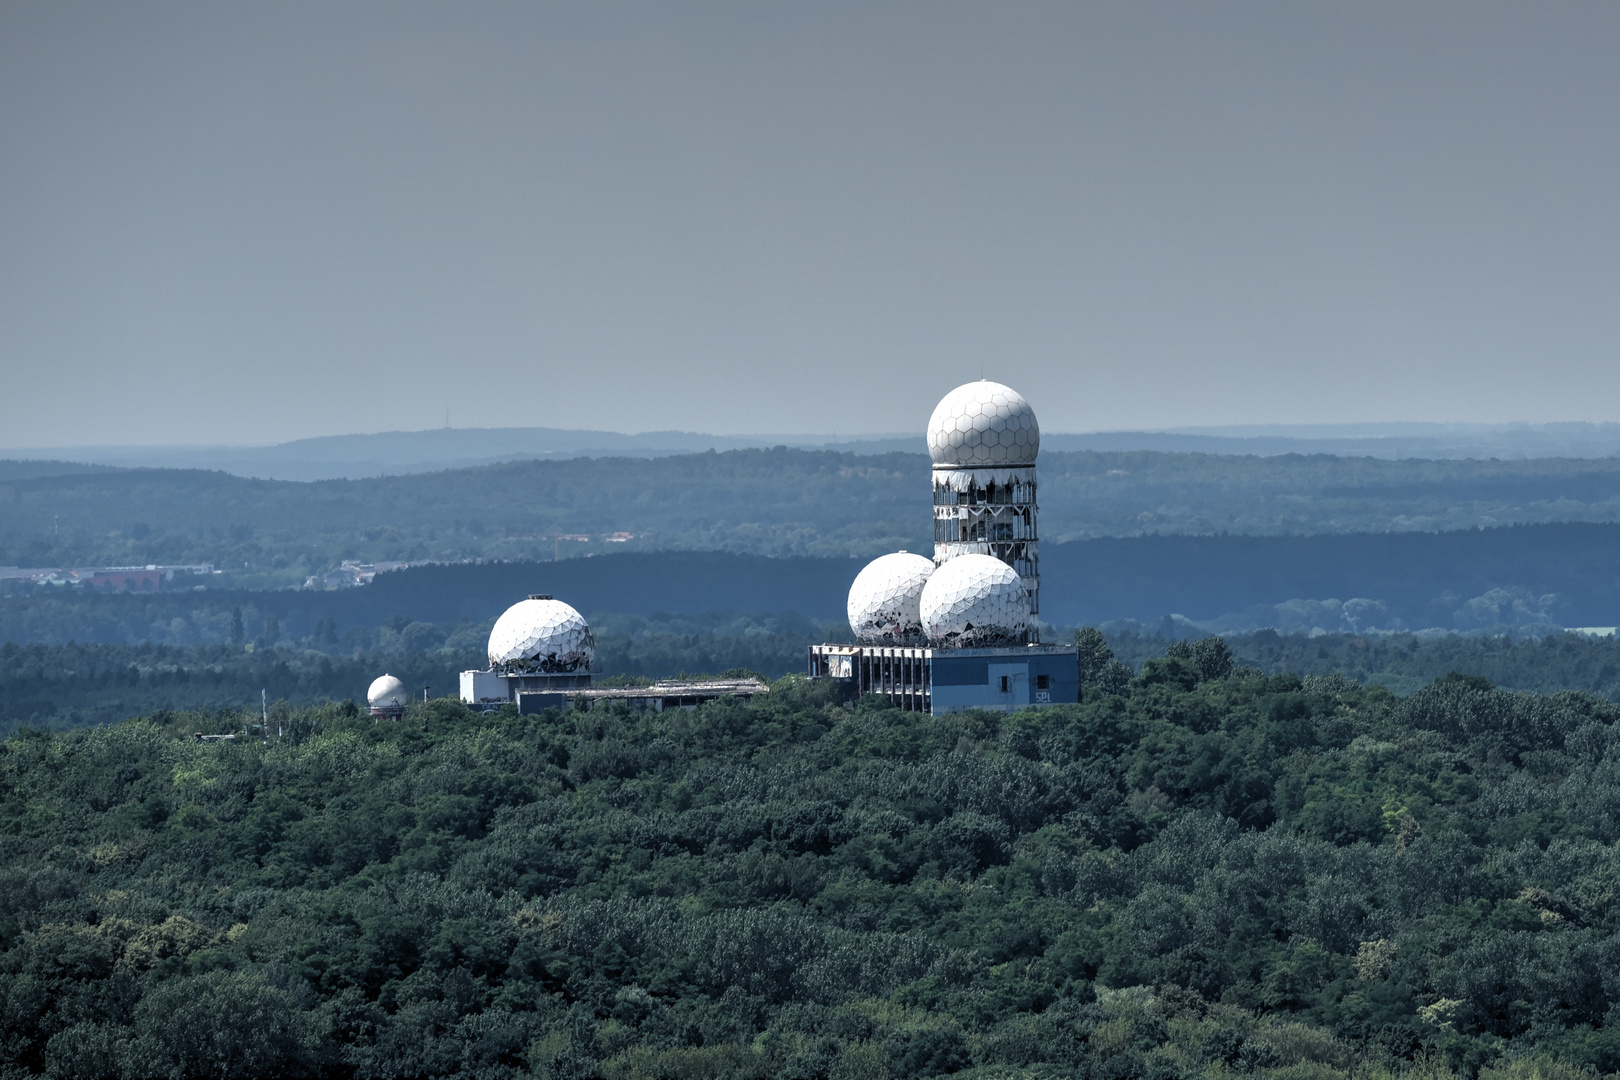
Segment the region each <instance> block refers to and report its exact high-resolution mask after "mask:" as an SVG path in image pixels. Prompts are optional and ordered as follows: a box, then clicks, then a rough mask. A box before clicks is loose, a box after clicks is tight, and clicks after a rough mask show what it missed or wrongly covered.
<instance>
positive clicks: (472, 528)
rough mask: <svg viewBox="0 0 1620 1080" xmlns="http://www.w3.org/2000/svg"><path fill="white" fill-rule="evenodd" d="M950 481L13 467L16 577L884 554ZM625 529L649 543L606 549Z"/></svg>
mask: <svg viewBox="0 0 1620 1080" xmlns="http://www.w3.org/2000/svg"><path fill="white" fill-rule="evenodd" d="M928 467H929V466H928V458H927V456H926V455H924V454H915V453H893V452H891V453H879V454H864V455H863V454H853V453H840V452H835V451H814V450H787V449H776V450H736V451H728V452H726V453H719V454H716V453H708V454H689V455H682V456H676V457H666V458H656V459H635V458H595V459H578V460H570V461H542V462H536V461H524V462H512V463H507V464H500V465H491V466H486V467H481V468H472V469H457V470H447V471H444V472H437V473H426V474H419V475H409V476H387V477H377V478H373V479H367V480H331V481H320V482H314V483H297V482H291V481H269V480H250V479H244V478H241V477H236V476H230V475H227V474H225V473H217V472H202V471H195V470H168V469H132V470H116V469H105V468H102V469H89V468H85V467H74V466H63V465H55V464H52V463H48V462H46V463H40V462H0V565H18V566H60V565H68V566H71V565H88V564H116V565H131V564H139V565H144V564H146V563H196V562H210V563H213V564H215V565H216V566H220V567H223V568H225V569H227V570H228V571H229V572H230V579H229V584H231V585H235V586H246V587H272V586H286V585H299V584H302V582H303V581H304V580H305V578H306V577H307V576H308V575H312V574H317V573H319V572H321V571H323V570H325V569H327V568H330V567H332V566H334V565H336V564H337V563H338V562H339V561H341V560H343V559H359V560H362V561H375V560H380V559H405V560H422V559H446V560H455V559H467V558H485V559H518V560H524V559H531V560H532V559H546V558H550V557H551V556H552V555H553V554H554V553H555V552H556V551H557V550H558V549H559V548H561V549H562V553H563V554H565V555H567V554H570V553H572V554H576V555H577V554H586V553H590V552H592V551H608V550H621V549H622V548H623V547H626V546H628V547H630V548H632V549H634V548H637V547H640V548H643V549H649V550H650V549H672V548H683V549H719V550H727V551H737V552H751V553H756V554H763V555H772V556H782V555H818V556H836V557H869V556H871V555H874V554H877V553H879V552H883V551H892V550H894V549H895V548H897V547H906V548H910V549H912V550H918V549H919V548H920V546H921V545H923V544H925V543H926V542H927V541H928V540H929V539H930V537H929V534H928V530H929V499H930V496H929V486H928ZM1040 478H1041V535H1042V537H1043V538H1044V539H1046V540H1048V541H1053V542H1058V541H1065V540H1076V539H1084V538H1089V537H1099V536H1135V535H1142V534H1149V533H1155V532H1157V533H1163V534H1172V533H1174V534H1182V533H1197V534H1204V533H1221V532H1231V533H1247V534H1253V535H1287V534H1309V533H1353V532H1384V531H1387V530H1393V531H1411V530H1416V531H1436V530H1448V529H1466V528H1472V527H1475V526H1491V525H1505V524H1512V523H1531V522H1548V521H1616V520H1620V459H1613V458H1610V459H1579V460H1577V459H1545V458H1543V459H1532V460H1518V461H1422V460H1399V461H1384V460H1376V459H1372V458H1345V457H1330V456H1327V455H1313V456H1308V457H1305V456H1298V455H1285V456H1280V457H1244V456H1221V455H1214V454H1174V453H1159V452H1151V451H1139V452H1109V453H1104V452H1059V451H1050V452H1047V453H1044V454H1042V455H1041V459H1040ZM615 531H622V532H629V533H633V534H634V535H635V537H636V538H635V539H634V540H631V541H628V542H627V544H626V545H616V544H608V543H605V542H603V540H602V537H603V536H604V535H606V534H609V533H612V532H615ZM558 534H580V535H589V536H592V537H593V538H594V539H593V540H591V541H589V542H579V541H556V540H555V539H554V537H556V536H557V535H558ZM1278 599H1285V598H1278Z"/></svg>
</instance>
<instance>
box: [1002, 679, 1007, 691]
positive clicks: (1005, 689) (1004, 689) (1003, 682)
mask: <svg viewBox="0 0 1620 1080" xmlns="http://www.w3.org/2000/svg"><path fill="white" fill-rule="evenodd" d="M1001 692H1002V693H1003V694H1005V693H1006V692H1007V676H1005V675H1003V676H1002V677H1001Z"/></svg>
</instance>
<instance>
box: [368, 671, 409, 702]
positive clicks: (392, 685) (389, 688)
mask: <svg viewBox="0 0 1620 1080" xmlns="http://www.w3.org/2000/svg"><path fill="white" fill-rule="evenodd" d="M410 700H411V695H410V694H409V693H408V692H407V691H406V689H405V684H404V683H402V682H400V681H399V680H398V679H396V678H394V677H393V676H392V675H379V676H378V677H377V678H376V679H374V680H372V683H371V688H370V689H369V690H367V691H366V704H367V705H370V706H371V707H372V708H373V709H403V708H404V707H405V706H406V705H407V704H408V703H409V702H410Z"/></svg>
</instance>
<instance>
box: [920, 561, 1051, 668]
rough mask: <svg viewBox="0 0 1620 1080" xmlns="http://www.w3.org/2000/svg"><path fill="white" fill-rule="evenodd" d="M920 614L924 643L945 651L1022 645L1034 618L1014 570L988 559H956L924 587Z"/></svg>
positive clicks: (1004, 564)
mask: <svg viewBox="0 0 1620 1080" xmlns="http://www.w3.org/2000/svg"><path fill="white" fill-rule="evenodd" d="M921 615H922V625H923V632H924V633H926V634H927V635H928V640H929V641H930V642H932V643H933V644H934V645H936V646H940V647H944V648H957V649H972V648H983V647H988V646H992V645H1023V644H1026V643H1027V642H1028V641H1029V636H1030V631H1031V629H1032V623H1033V619H1032V617H1031V615H1030V609H1029V593H1028V592H1027V591H1026V590H1025V589H1024V583H1023V581H1022V579H1020V578H1019V576H1018V572H1017V571H1015V570H1014V569H1013V568H1012V567H1010V566H1008V565H1007V564H1006V563H1004V562H1002V561H1001V560H1000V559H997V558H995V557H993V556H990V555H978V554H967V555H958V556H957V557H956V558H954V559H951V560H950V561H948V562H946V563H945V564H944V565H943V566H941V567H939V568H938V569H937V570H935V571H934V573H933V576H932V577H930V578H929V579H928V584H927V585H925V586H923V591H922V603H921Z"/></svg>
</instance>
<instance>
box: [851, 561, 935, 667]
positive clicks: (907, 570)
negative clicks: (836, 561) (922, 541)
mask: <svg viewBox="0 0 1620 1080" xmlns="http://www.w3.org/2000/svg"><path fill="white" fill-rule="evenodd" d="M933 572H934V561H933V560H932V559H928V558H924V557H923V556H921V555H913V554H911V553H910V552H908V551H896V552H894V553H892V554H889V555H880V556H878V557H877V558H875V559H873V560H872V561H871V562H869V563H867V564H866V566H865V567H863V568H862V570H861V572H860V573H859V574H856V575H855V583H854V584H853V585H851V586H850V587H849V607H848V611H849V627H850V629H851V630H853V631H855V638H856V640H858V641H862V642H866V643H868V644H893V645H902V644H906V643H909V642H914V641H916V640H918V639H919V638H921V637H922V613H921V603H922V591H923V586H924V585H926V584H927V583H928V578H929V576H930V575H931V574H933Z"/></svg>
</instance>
